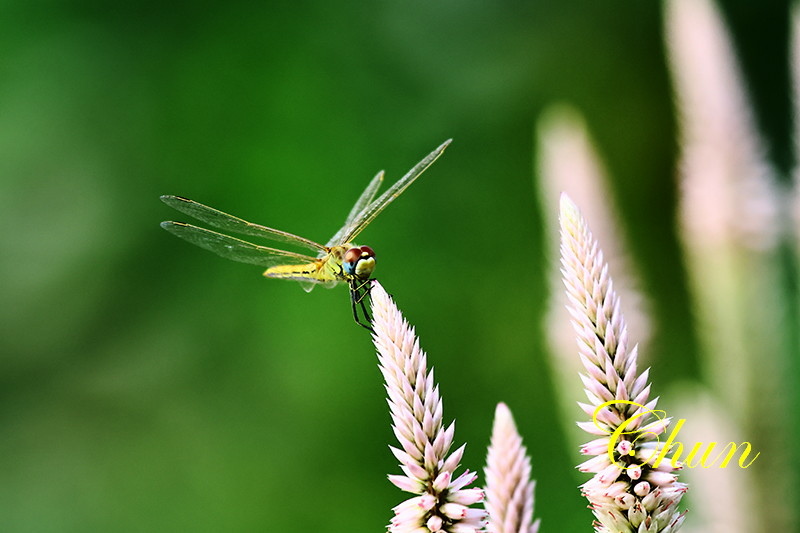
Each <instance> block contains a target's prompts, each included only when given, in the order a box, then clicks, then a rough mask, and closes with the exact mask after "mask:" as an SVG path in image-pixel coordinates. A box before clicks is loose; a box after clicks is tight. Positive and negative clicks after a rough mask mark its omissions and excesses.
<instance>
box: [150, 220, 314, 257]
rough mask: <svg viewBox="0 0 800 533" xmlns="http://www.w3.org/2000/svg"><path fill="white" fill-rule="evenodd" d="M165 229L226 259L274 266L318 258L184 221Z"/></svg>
mask: <svg viewBox="0 0 800 533" xmlns="http://www.w3.org/2000/svg"><path fill="white" fill-rule="evenodd" d="M161 227H162V228H164V229H165V230H167V231H169V232H170V233H172V234H173V235H176V236H178V237H180V238H181V239H184V240H186V241H189V242H190V243H192V244H195V245H197V246H199V247H201V248H205V249H206V250H208V251H210V252H214V253H215V254H217V255H220V256H222V257H224V258H226V259H231V260H233V261H239V262H240V263H249V264H251V265H260V266H263V267H271V266H278V265H291V264H308V263H313V262H314V261H315V259H314V258H313V257H309V256H307V255H303V254H297V253H294V252H288V251H286V250H278V249H277V248H270V247H268V246H260V245H258V244H253V243H251V242H247V241H243V240H241V239H237V238H236V237H231V236H229V235H224V234H222V233H217V232H216V231H211V230H208V229H205V228H199V227H197V226H193V225H191V224H185V223H183V222H162V223H161Z"/></svg>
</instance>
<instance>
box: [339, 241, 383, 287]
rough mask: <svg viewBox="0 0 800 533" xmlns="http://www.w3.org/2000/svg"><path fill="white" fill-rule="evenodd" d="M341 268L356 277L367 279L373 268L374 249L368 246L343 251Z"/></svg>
mask: <svg viewBox="0 0 800 533" xmlns="http://www.w3.org/2000/svg"><path fill="white" fill-rule="evenodd" d="M342 268H344V271H345V272H346V273H347V274H350V275H351V276H355V277H356V278H358V279H369V277H370V276H371V275H372V271H373V270H375V251H374V250H373V249H372V248H370V247H369V246H357V247H354V248H350V249H349V250H347V251H346V252H345V253H344V257H343V258H342Z"/></svg>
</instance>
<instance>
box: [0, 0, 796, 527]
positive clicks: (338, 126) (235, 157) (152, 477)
mask: <svg viewBox="0 0 800 533" xmlns="http://www.w3.org/2000/svg"><path fill="white" fill-rule="evenodd" d="M721 7H722V10H723V13H724V15H725V17H726V20H727V21H728V22H729V23H730V27H731V29H732V32H733V36H734V39H735V44H736V46H737V51H738V53H739V59H740V61H741V65H742V68H743V70H744V74H745V79H746V82H747V86H748V88H749V89H750V97H751V99H752V102H753V105H754V110H755V113H756V118H757V124H758V127H759V128H760V131H761V133H762V134H763V136H764V139H765V142H766V143H767V147H768V151H769V155H770V157H771V159H772V162H773V163H774V164H775V165H776V168H777V169H778V170H779V171H781V172H782V173H783V174H784V175H786V174H788V173H789V171H790V169H791V167H792V164H793V158H792V141H791V135H790V132H791V128H792V123H791V106H790V83H789V69H788V60H789V52H788V50H789V48H788V46H789V45H788V34H789V8H790V6H789V3H788V2H785V1H778V0H776V1H772V2H748V1H741V0H728V1H724V2H721ZM662 19H663V13H662V6H661V5H660V4H659V3H658V2H643V1H624V0H607V1H604V2H594V1H588V0H574V1H570V2H543V1H538V2H536V1H532V2H509V1H506V2H452V1H450V2H422V1H409V2H366V3H363V2H347V3H330V2H322V1H313V0H312V1H303V2H264V3H260V4H257V3H251V2H238V1H233V2H195V3H182V2H173V3H164V2H118V3H107V2H97V1H72V2H68V1H67V2H53V1H51V2H47V1H39V2H27V1H22V0H5V1H3V2H2V4H1V5H0V221H1V222H2V230H1V231H0V243H2V246H1V250H0V302H2V305H0V531H14V532H51V531H52V532H73V531H74V532H85V531H119V532H127V531H302V532H305V531H309V532H310V531H313V532H319V533H333V532H346V531H347V532H350V531H357V532H360V531H380V530H381V529H382V528H384V526H385V524H386V523H387V522H388V520H389V518H390V517H391V510H390V509H391V507H392V506H394V505H396V504H397V503H399V502H400V501H401V500H402V499H403V498H404V496H403V494H401V493H400V492H399V491H398V490H397V489H396V488H394V487H393V486H392V485H391V484H390V483H388V482H387V480H386V478H385V476H386V474H387V473H397V472H398V468H397V466H396V461H395V459H394V458H393V457H392V455H391V454H390V453H389V451H388V449H387V444H389V443H392V442H393V436H392V433H391V430H390V427H389V416H388V412H387V408H386V404H385V401H384V395H383V386H382V382H381V377H380V374H379V372H378V370H377V367H376V364H375V361H376V360H375V356H374V349H373V347H372V344H371V342H370V339H369V336H368V335H367V334H366V333H365V331H364V330H362V329H361V328H359V327H357V326H355V325H354V324H353V323H352V318H351V316H350V310H349V306H348V301H347V291H346V290H345V289H343V288H341V287H339V288H336V289H333V290H330V291H328V290H324V289H318V290H315V291H313V292H312V293H310V294H305V293H304V292H303V291H302V290H300V288H299V287H298V286H297V285H296V284H294V283H287V282H279V281H273V280H264V279H262V278H261V276H260V272H261V271H260V269H259V268H258V267H253V266H249V265H242V264H237V263H233V262H228V261H225V260H223V259H221V258H219V257H216V256H214V255H212V254H209V253H207V252H205V251H203V250H201V249H199V248H196V247H192V246H190V245H188V244H186V243H184V242H182V241H179V240H178V239H175V238H174V237H173V236H171V235H169V234H168V233H166V232H164V231H163V230H161V229H160V228H159V227H158V223H159V222H160V221H162V220H168V219H177V220H186V217H185V216H183V215H180V214H178V213H176V212H173V211H172V210H170V209H169V208H168V207H167V206H165V205H163V204H162V203H161V202H160V201H159V200H158V196H159V195H160V194H178V195H182V196H187V197H190V198H193V199H196V200H198V201H200V202H203V203H207V204H209V205H212V206H214V207H217V208H219V209H221V210H223V211H226V212H229V213H233V214H236V215H238V216H241V217H243V218H246V219H248V220H251V221H254V222H258V223H261V224H265V225H268V226H273V227H277V228H279V229H283V230H286V231H290V232H293V233H297V234H299V235H303V236H307V237H309V238H311V239H314V240H318V241H322V242H325V241H326V240H327V238H328V237H329V236H330V235H331V234H333V232H334V231H335V230H336V229H338V227H339V225H340V224H341V223H342V222H343V220H344V217H345V215H346V214H347V212H348V210H349V208H350V206H351V205H352V202H353V201H354V200H355V199H356V198H357V197H358V194H359V193H360V192H361V190H362V188H363V187H364V186H365V185H366V183H367V182H368V181H369V179H370V178H371V177H372V176H373V175H374V174H375V172H377V171H378V170H380V169H385V170H386V171H387V176H388V178H389V179H388V181H390V182H391V181H392V180H393V179H396V178H399V177H400V176H401V175H402V174H403V173H404V172H405V171H406V170H408V169H409V168H410V167H411V166H412V165H413V164H414V163H416V162H417V161H418V160H419V159H421V158H422V157H423V156H424V155H425V154H427V153H428V152H429V151H430V150H432V149H433V148H434V147H436V146H438V145H439V144H440V143H441V142H442V141H444V140H445V139H447V138H453V139H454V141H453V144H452V145H451V146H450V148H449V149H448V150H447V152H446V153H445V154H444V156H443V157H442V158H441V159H440V160H439V161H438V162H437V163H435V165H434V166H433V167H432V168H431V169H430V170H429V171H428V172H427V173H426V174H425V175H424V176H423V178H421V179H420V180H419V181H418V182H417V183H415V184H414V186H413V187H412V188H410V189H409V190H408V191H407V192H406V193H405V194H404V195H403V197H402V198H400V199H399V200H398V201H397V202H396V203H394V204H393V205H392V206H391V207H390V208H389V209H387V210H386V211H385V212H384V213H383V214H382V215H381V216H380V217H379V218H378V219H377V220H376V221H375V222H374V224H372V225H371V226H370V228H369V229H368V230H367V231H365V232H364V233H363V234H362V236H361V237H360V238H359V242H360V243H364V244H369V245H371V246H372V247H373V248H375V250H376V252H377V257H378V269H377V272H376V274H377V275H378V277H379V279H380V280H381V281H382V283H383V284H384V286H385V287H386V288H387V290H388V291H389V292H390V293H392V294H393V295H394V296H395V298H396V300H397V302H398V305H399V306H400V308H401V309H402V310H403V312H404V313H405V314H406V316H407V317H408V318H409V320H410V321H411V322H412V323H413V324H415V326H416V327H417V331H418V333H419V335H420V336H421V339H422V343H423V347H424V348H425V349H426V351H427V352H428V353H429V357H430V361H431V363H432V364H433V365H434V366H435V368H436V373H437V378H438V380H439V382H440V384H441V391H442V394H443V398H444V408H445V418H446V419H456V420H457V432H456V441H457V442H468V443H469V444H468V447H467V452H466V456H465V461H464V464H465V466H467V467H469V468H470V469H473V470H475V469H480V468H482V466H483V462H484V459H485V453H486V445H487V443H488V439H489V432H490V427H491V421H492V416H493V412H494V407H495V404H496V403H497V402H498V401H505V402H507V403H508V404H509V405H510V407H511V408H512V410H513V411H514V413H515V416H516V418H517V422H518V425H519V429H520V432H521V434H522V435H523V437H524V438H525V440H526V443H527V444H528V447H529V450H530V453H531V455H532V460H533V473H534V476H535V478H536V479H537V483H538V485H537V492H536V515H537V516H538V517H541V518H542V521H543V528H544V529H543V530H544V531H562V532H578V531H588V530H589V529H590V522H591V513H590V511H589V510H588V509H586V502H585V500H584V499H583V498H582V497H581V496H580V494H579V492H578V490H577V488H576V487H577V485H578V484H580V483H581V482H583V481H585V480H586V478H587V477H586V476H585V475H581V474H579V473H578V472H577V471H576V470H575V469H574V464H575V463H574V449H573V445H572V443H571V442H570V441H569V440H568V438H567V437H566V436H565V435H566V433H565V430H564V423H563V420H561V419H560V415H559V413H560V411H559V410H560V408H561V407H563V406H561V407H559V405H558V404H559V400H558V399H557V391H556V390H555V385H554V381H553V378H552V372H551V368H550V363H549V362H548V361H549V360H548V358H547V356H546V342H545V336H544V335H545V327H544V325H543V318H544V316H545V311H546V308H547V301H548V280H549V274H550V272H551V270H552V268H553V264H554V263H553V261H555V258H553V257H552V255H551V254H550V251H549V249H548V248H547V245H546V238H545V231H544V229H543V228H544V223H545V220H544V216H543V211H542V209H541V206H540V202H539V198H538V193H537V192H536V189H535V187H534V177H535V169H536V161H537V159H536V158H537V154H536V153H535V150H534V148H535V146H536V139H535V132H536V124H537V120H538V118H539V116H540V115H541V113H542V112H543V111H544V110H545V109H547V108H548V106H550V105H551V104H553V103H557V102H561V103H563V102H566V103H569V104H570V105H572V106H574V107H575V108H576V109H578V110H579V111H580V112H581V113H582V114H583V115H584V117H585V119H586V124H587V126H588V128H589V130H590V132H591V134H592V136H593V137H594V138H595V139H596V141H597V143H598V149H599V150H601V151H602V153H603V157H604V160H605V163H606V166H607V169H608V171H609V175H610V177H611V178H612V182H611V184H612V191H613V196H614V201H615V203H616V204H617V205H618V206H619V207H620V217H621V219H622V221H623V223H624V230H625V232H626V234H627V236H628V238H629V241H630V244H631V255H632V256H633V259H634V261H635V262H636V263H637V265H638V268H639V270H640V273H641V276H642V280H643V285H644V289H645V291H646V292H647V294H648V295H649V296H650V298H651V299H652V302H654V307H653V313H654V326H653V338H652V340H651V342H650V353H648V354H647V357H648V364H650V365H652V367H653V370H652V372H651V376H652V378H653V381H654V383H655V385H654V387H655V389H654V390H656V395H658V394H659V392H658V390H659V388H660V387H663V388H665V389H666V388H667V387H668V386H669V385H670V384H673V383H677V382H680V381H681V380H685V379H691V378H693V377H695V376H696V375H697V372H698V363H697V339H696V335H695V334H694V333H693V331H694V330H693V325H692V320H693V319H692V312H691V305H690V301H689V295H688V291H687V283H686V274H685V270H684V267H683V262H682V261H683V258H682V253H681V248H680V246H679V242H678V238H677V237H676V197H677V194H678V193H677V187H676V178H675V171H676V147H677V140H676V120H675V118H674V117H675V109H674V105H673V96H672V88H671V85H670V79H669V74H668V71H667V65H666V58H665V49H664V38H663V37H664V35H663V34H664V32H663V27H662V26H663V24H662V22H663V20H662ZM590 223H591V221H590ZM789 255H790V254H787V258H788V256H789ZM787 260H788V259H787ZM790 286H791V283H790ZM792 287H793V286H792ZM792 312H794V311H792ZM564 320H567V316H566V313H564ZM796 368H797V367H796V366H795V367H794V370H793V371H794V372H796ZM795 377H796V374H795ZM577 399H578V398H576V400H577ZM795 405H796V404H795ZM574 416H575V418H579V417H580V412H579V411H578V409H577V408H574ZM792 467H794V465H792Z"/></svg>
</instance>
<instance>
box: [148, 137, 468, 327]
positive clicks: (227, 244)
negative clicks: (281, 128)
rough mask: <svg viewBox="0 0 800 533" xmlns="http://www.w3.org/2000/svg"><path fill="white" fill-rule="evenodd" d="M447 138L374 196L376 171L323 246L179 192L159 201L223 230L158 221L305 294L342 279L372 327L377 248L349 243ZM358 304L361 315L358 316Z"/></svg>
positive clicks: (355, 313) (358, 320) (357, 318)
mask: <svg viewBox="0 0 800 533" xmlns="http://www.w3.org/2000/svg"><path fill="white" fill-rule="evenodd" d="M451 141H452V139H448V140H447V141H445V142H444V143H442V144H441V145H440V146H439V147H438V148H436V149H435V150H434V151H432V152H431V153H430V154H428V155H427V156H425V158H423V159H422V161H420V162H419V163H417V164H416V165H414V167H413V168H412V169H411V170H409V171H408V172H407V173H406V174H405V176H403V177H402V178H400V179H399V180H398V181H397V182H396V183H395V184H394V185H392V186H391V187H389V188H388V189H387V190H386V191H385V192H384V193H383V194H381V195H380V196H378V197H377V198H376V195H377V193H378V189H379V188H380V186H381V184H382V183H383V179H384V172H383V171H380V172H378V174H376V175H375V177H374V178H372V180H371V181H370V182H369V184H368V185H367V188H366V189H364V192H363V193H361V196H359V198H358V200H357V201H356V203H355V205H354V206H353V208H352V209H351V210H350V213H349V214H348V215H347V219H346V220H345V223H344V225H343V226H342V227H341V228H340V229H339V230H338V231H337V232H336V233H334V234H333V237H331V238H330V240H328V242H327V243H326V244H324V245H323V244H319V243H317V242H315V241H312V240H310V239H306V238H304V237H300V236H298V235H294V234H292V233H288V232H285V231H281V230H277V229H274V228H269V227H267V226H262V225H259V224H253V223H252V222H247V221H246V220H243V219H241V218H238V217H235V216H233V215H229V214H227V213H223V212H222V211H219V210H217V209H214V208H213V207H209V206H207V205H203V204H201V203H199V202H195V201H194V200H189V199H188V198H184V197H182V196H170V195H165V196H161V200H162V201H163V202H164V203H165V204H167V205H169V206H170V207H173V208H175V209H177V210H178V211H180V212H182V213H184V214H186V215H189V216H190V217H193V218H195V219H197V220H199V221H201V222H204V223H206V224H208V225H209V226H212V227H214V228H216V229H218V230H222V231H223V232H226V233H220V232H218V231H214V230H211V229H206V228H202V227H199V226H195V225H193V224H188V223H186V222H174V221H166V222H162V223H161V227H162V228H164V229H165V230H167V231H169V232H170V233H172V234H174V235H176V236H178V237H180V238H181V239H184V240H186V241H188V242H190V243H192V244H195V245H197V246H199V247H201V248H204V249H206V250H209V251H211V252H214V253H215V254H217V255H220V256H222V257H224V258H226V259H231V260H233V261H239V262H241V263H249V264H254V265H259V266H262V267H267V269H266V270H265V271H264V276H266V277H268V278H277V279H287V280H294V281H299V282H300V285H301V286H302V287H303V289H305V290H306V291H307V292H308V291H311V290H312V289H313V288H314V287H316V286H317V285H322V286H324V287H328V288H330V287H334V286H336V285H338V284H340V283H345V284H347V285H348V286H349V289H350V302H351V307H352V311H353V318H354V319H355V321H356V323H357V324H358V325H360V326H362V327H364V328H366V329H368V330H369V331H372V327H371V324H372V318H371V316H370V314H369V312H368V311H367V308H366V305H365V300H366V299H367V298H368V297H369V289H370V287H371V280H373V279H374V278H373V277H372V274H373V272H374V271H375V251H374V250H373V249H372V248H370V247H369V246H359V245H357V244H354V242H353V241H354V240H355V238H356V237H357V236H358V235H360V234H361V232H362V231H364V229H365V228H366V227H367V226H368V225H369V224H370V223H371V222H372V221H373V220H375V217H377V216H378V215H379V214H380V213H381V212H382V211H383V210H384V209H386V207H387V206H388V205H389V204H390V203H392V202H393V201H394V200H395V199H397V197H398V196H400V195H401V194H402V193H403V192H404V191H405V190H406V189H407V188H408V187H409V186H410V185H411V184H412V183H414V181H415V180H416V179H417V178H418V177H419V176H420V175H421V174H422V173H423V172H424V171H425V170H426V169H427V168H428V167H429V166H431V165H432V164H433V162H434V161H436V160H437V159H438V158H439V156H440V155H442V153H443V152H444V150H445V149H446V148H447V146H448V145H449V144H450V142H451ZM227 233H236V234H240V235H246V236H248V237H257V238H260V239H264V240H267V241H271V242H273V243H280V244H282V245H287V244H288V245H292V246H296V247H298V248H303V249H305V250H308V251H310V252H312V253H314V255H313V256H312V255H308V254H304V253H298V252H293V251H289V250H284V249H283V247H280V248H273V247H269V246H264V245H261V244H254V243H252V242H249V241H248V240H244V239H240V238H238V237H233V236H231V235H228V234H227ZM359 307H360V309H361V313H362V315H363V317H360V316H359V312H358V310H359Z"/></svg>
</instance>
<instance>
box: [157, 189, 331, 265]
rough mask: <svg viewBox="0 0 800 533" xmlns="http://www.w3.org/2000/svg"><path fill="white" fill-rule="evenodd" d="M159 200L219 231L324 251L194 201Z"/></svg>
mask: <svg viewBox="0 0 800 533" xmlns="http://www.w3.org/2000/svg"><path fill="white" fill-rule="evenodd" d="M161 200H162V201H163V202H164V203H165V204H167V205H168V206H170V207H174V208H175V209H177V210H178V211H180V212H181V213H185V214H187V215H189V216H190V217H193V218H196V219H197V220H201V221H203V222H205V223H207V224H210V225H212V226H214V227H215V228H219V229H221V230H225V231H233V232H235V233H241V234H243V235H250V236H253V237H261V238H262V239H268V240H271V241H277V242H284V243H288V244H294V245H297V246H301V247H303V248H307V249H309V250H314V251H316V252H325V251H326V250H325V247H324V246H322V245H321V244H319V243H316V242H314V241H312V240H309V239H305V238H303V237H299V236H297V235H293V234H291V233H287V232H285V231H280V230H277V229H273V228H268V227H266V226H261V225H259V224H253V223H252V222H247V221H246V220H242V219H241V218H238V217H235V216H233V215H229V214H227V213H223V212H222V211H219V210H217V209H214V208H213V207H208V206H207V205H203V204H201V203H199V202H195V201H194V200H189V199H188V198H183V197H182V196H169V195H165V196H162V197H161ZM192 227H194V226H192Z"/></svg>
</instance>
